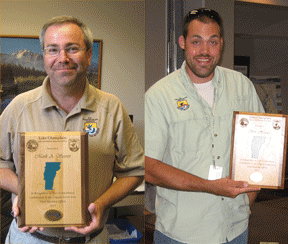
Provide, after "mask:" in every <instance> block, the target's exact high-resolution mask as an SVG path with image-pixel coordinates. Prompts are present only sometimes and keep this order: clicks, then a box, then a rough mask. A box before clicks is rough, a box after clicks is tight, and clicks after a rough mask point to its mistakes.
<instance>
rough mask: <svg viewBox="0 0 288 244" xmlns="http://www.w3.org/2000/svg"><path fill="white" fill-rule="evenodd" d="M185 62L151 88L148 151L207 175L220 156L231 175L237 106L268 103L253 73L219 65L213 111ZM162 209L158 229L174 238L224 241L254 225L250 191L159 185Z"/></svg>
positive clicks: (239, 108) (147, 105) (257, 108)
mask: <svg viewBox="0 0 288 244" xmlns="http://www.w3.org/2000/svg"><path fill="white" fill-rule="evenodd" d="M185 65H186V63H185V62H184V63H183V65H182V68H181V69H179V70H177V71H175V72H174V73H172V74H170V75H168V76H167V77H165V78H163V79H161V80H160V81H158V82H157V83H156V84H155V85H154V86H152V87H151V88H150V89H149V90H148V91H147V93H146V99H145V154H146V156H148V157H151V158H154V159H157V160H160V161H162V162H164V163H167V164H169V165H172V166H174V167H176V168H179V169H181V170H184V171H187V172H189V173H191V174H193V175H197V176H199V177H202V178H204V179H208V173H209V167H210V165H213V159H215V165H216V166H221V167H223V173H222V178H225V177H226V176H227V175H229V164H230V149H231V148H230V147H231V134H232V119H233V111H247V112H264V110H263V107H262V105H261V102H260V100H259V98H258V96H257V94H256V91H255V89H254V86H253V84H252V83H251V82H250V80H249V79H248V78H246V77H245V76H243V75H242V74H240V73H239V72H235V71H233V70H229V69H226V68H223V67H216V70H215V75H214V78H213V80H212V83H213V86H214V88H215V94H214V106H213V107H214V116H213V113H212V110H213V109H212V108H211V106H209V104H208V103H207V102H206V101H205V100H204V99H203V98H202V97H200V96H199V95H198V93H197V91H196V89H195V87H194V85H193V83H192V82H191V80H190V78H189V76H188V74H187V72H186V69H185ZM212 145H214V153H213V149H212V147H213V146H212ZM213 154H214V155H213ZM167 177H169V175H167ZM156 214H157V220H156V229H157V230H159V231H160V232H162V233H163V234H165V235H167V236H169V237H171V238H172V239H175V240H177V241H180V242H184V243H191V244H192V243H193V244H197V243H199V244H200V243H201V244H203V243H207V244H208V243H209V244H213V243H215V244H219V243H224V242H226V238H227V239H228V240H229V241H230V240H232V239H234V238H235V237H237V236H238V235H240V234H241V233H243V232H244V231H245V230H246V228H247V227H248V218H249V198H248V196H247V194H241V195H239V196H238V197H236V198H235V199H232V198H228V197H221V196H216V195H212V194H208V193H201V192H184V191H175V190H170V189H165V188H162V187H157V196H156Z"/></svg>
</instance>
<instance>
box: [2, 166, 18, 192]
mask: <svg viewBox="0 0 288 244" xmlns="http://www.w3.org/2000/svg"><path fill="white" fill-rule="evenodd" d="M0 186H1V188H3V189H4V190H6V191H10V192H12V193H14V194H16V195H18V177H17V175H16V174H15V173H14V172H13V171H12V170H11V169H5V168H1V169H0Z"/></svg>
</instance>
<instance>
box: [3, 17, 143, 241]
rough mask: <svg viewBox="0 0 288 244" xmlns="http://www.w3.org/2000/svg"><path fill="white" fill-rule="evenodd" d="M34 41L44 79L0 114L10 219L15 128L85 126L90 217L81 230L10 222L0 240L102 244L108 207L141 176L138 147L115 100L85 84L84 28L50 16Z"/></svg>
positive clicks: (88, 43)
mask: <svg viewBox="0 0 288 244" xmlns="http://www.w3.org/2000/svg"><path fill="white" fill-rule="evenodd" d="M40 42H41V45H42V50H43V56H44V66H45V70H46V72H47V75H48V76H47V77H46V78H45V80H44V82H43V85H42V87H39V88H36V89H34V90H32V91H29V92H27V93H23V94H21V95H19V96H18V97H16V98H15V99H14V100H13V101H12V102H11V103H10V104H9V106H8V107H7V108H6V109H5V111H4V112H3V114H2V116H1V164H0V166H1V177H0V179H1V188H4V189H6V190H8V191H11V192H12V193H13V198H14V202H13V207H12V210H13V212H14V217H17V216H18V215H19V209H18V197H17V195H18V189H17V183H18V176H17V174H18V173H19V165H18V155H17V152H18V150H19V145H18V132H29V131H87V132H88V136H89V139H88V140H89V169H88V171H89V175H88V185H89V187H88V189H89V192H88V199H89V203H91V204H90V205H89V207H88V211H89V212H90V215H91V219H92V221H91V223H90V225H89V226H86V227H84V228H77V227H69V228H45V229H44V228H42V227H41V228H39V227H37V226H33V227H28V226H26V227H23V228H20V229H18V228H17V224H16V220H15V219H14V221H13V222H12V224H11V227H10V230H9V233H8V236H7V238H6V243H18V244H19V243H27V244H32V243H34V244H41V243H43V244H44V243H101V244H102V243H109V239H108V232H107V230H106V228H105V227H104V225H105V223H106V221H107V218H108V213H109V209H110V207H111V206H113V205H114V204H115V203H117V202H118V201H120V200H122V199H123V198H124V197H125V196H127V195H128V194H130V193H131V192H133V191H134V189H135V188H136V187H137V186H138V185H139V184H140V183H141V182H142V181H143V174H144V152H143V149H142V148H141V146H140V144H139V141H138V138H137V135H136V133H135V129H134V126H133V125H132V123H131V120H130V118H129V115H128V114H127V112H126V110H125V108H124V107H123V105H122V103H121V102H120V101H119V100H118V99H117V98H116V97H115V96H113V95H111V94H108V93H105V92H103V91H101V90H98V89H96V88H95V87H93V86H91V85H89V83H88V80H87V78H86V73H87V69H88V67H89V66H90V63H91V57H92V44H93V38H92V34H91V32H90V30H89V29H88V28H87V27H86V26H85V25H84V24H83V23H82V22H81V21H79V20H78V19H75V18H73V17H69V16H60V17H55V18H53V19H51V20H50V21H49V22H48V23H46V24H45V25H44V27H43V29H42V32H41V35H40ZM95 124H97V128H95V127H93V128H94V130H93V129H91V128H92V127H91V125H95ZM35 163H37V162H35ZM114 176H116V177H117V180H116V181H115V182H114V183H113V184H112V180H113V177H114ZM79 187H80V186H79ZM15 196H16V197H15ZM20 214H21V213H20ZM76 214H77V213H76Z"/></svg>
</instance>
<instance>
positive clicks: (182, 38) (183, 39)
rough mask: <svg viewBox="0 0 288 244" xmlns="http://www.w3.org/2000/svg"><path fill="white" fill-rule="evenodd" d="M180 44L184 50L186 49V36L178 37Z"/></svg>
mask: <svg viewBox="0 0 288 244" xmlns="http://www.w3.org/2000/svg"><path fill="white" fill-rule="evenodd" d="M178 42H179V46H180V47H181V48H182V49H183V50H184V49H185V38H184V36H180V37H179V39H178Z"/></svg>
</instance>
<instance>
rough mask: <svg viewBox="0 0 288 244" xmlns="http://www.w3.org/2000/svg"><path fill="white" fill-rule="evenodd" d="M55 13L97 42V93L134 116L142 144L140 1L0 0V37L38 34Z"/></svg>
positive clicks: (142, 9) (142, 13)
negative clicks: (78, 25)
mask: <svg viewBox="0 0 288 244" xmlns="http://www.w3.org/2000/svg"><path fill="white" fill-rule="evenodd" d="M59 15H71V16H74V17H76V18H79V19H80V20H82V21H83V22H84V23H85V24H87V26H88V27H89V28H90V29H91V31H92V33H93V37H94V38H95V39H102V40H103V59H102V79H101V89H102V90H103V91H106V92H109V93H112V94H114V95H116V96H117V97H118V98H119V99H120V100H121V101H122V102H123V104H124V106H125V107H126V109H127V111H128V113H129V114H133V115H134V125H135V127H136V130H137V133H138V136H139V138H140V142H141V144H142V145H144V86H145V80H144V67H145V66H144V61H145V60H144V56H145V55H144V49H145V19H144V18H145V3H144V0H126V1H125V0H123V1H120V0H113V1H112V0H86V1H85V0H61V1H55V0H34V1H33V0H1V34H7V35H37V36H39V33H40V31H41V28H42V26H43V25H44V23H45V22H46V21H47V20H49V19H50V18H52V17H55V16H59Z"/></svg>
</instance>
